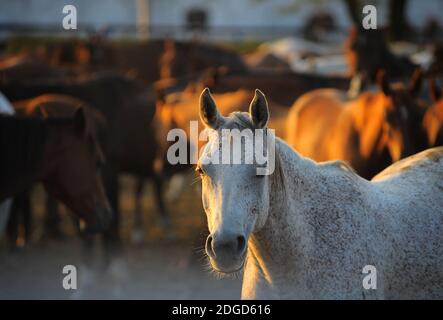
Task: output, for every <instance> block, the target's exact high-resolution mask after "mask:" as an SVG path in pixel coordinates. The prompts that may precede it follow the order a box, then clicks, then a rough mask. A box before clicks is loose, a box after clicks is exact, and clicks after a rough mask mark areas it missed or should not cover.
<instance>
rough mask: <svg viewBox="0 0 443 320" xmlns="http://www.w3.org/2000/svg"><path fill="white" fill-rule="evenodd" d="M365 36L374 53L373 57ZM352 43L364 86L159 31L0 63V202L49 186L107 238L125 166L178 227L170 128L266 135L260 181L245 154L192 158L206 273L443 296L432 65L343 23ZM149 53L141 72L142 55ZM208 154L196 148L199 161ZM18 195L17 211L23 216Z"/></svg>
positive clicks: (438, 117) (316, 290) (440, 155)
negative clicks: (269, 148)
mask: <svg viewBox="0 0 443 320" xmlns="http://www.w3.org/2000/svg"><path fill="white" fill-rule="evenodd" d="M361 37H363V38H364V39H365V41H361V39H360V38H361ZM362 46H363V47H362ZM365 46H366V47H365ZM367 46H370V47H371V48H372V49H371V50H376V51H372V52H377V53H379V54H377V55H373V56H369V57H368V56H367V52H368V47H367ZM374 48H376V49H374ZM48 50H49V49H48ZM58 50H61V49H60V48H58ZM346 50H347V57H349V61H350V64H351V66H352V67H353V68H352V74H353V75H355V76H358V77H359V78H360V79H363V80H362V81H361V86H360V87H359V88H357V90H356V91H355V90H354V91H353V92H352V94H351V93H350V91H348V89H349V87H350V84H351V77H345V76H321V75H311V74H299V73H295V72H292V71H290V70H283V71H282V70H279V71H275V72H272V71H269V70H267V71H260V70H254V69H252V68H250V67H248V66H247V65H246V64H245V63H243V61H242V59H241V57H240V56H239V55H237V54H235V53H232V52H230V51H228V50H225V49H221V48H218V47H213V46H210V45H202V44H198V45H196V44H192V43H174V42H171V41H169V40H168V41H163V42H160V41H152V43H148V44H143V45H140V47H139V48H137V49H135V48H132V49H131V50H128V49H125V50H119V49H116V48H114V47H112V46H111V45H110V44H107V43H103V42H99V43H98V42H94V43H93V44H92V45H89V46H84V45H80V46H79V44H78V43H77V44H75V45H74V46H70V47H68V49H66V51H67V52H81V53H82V54H77V55H62V54H60V52H59V51H57V50H56V51H55V52H56V53H57V54H54V52H53V51H51V50H49V51H48V52H46V58H42V56H41V55H40V56H37V55H35V54H34V55H31V54H22V55H19V56H12V57H8V58H4V59H3V61H0V91H1V92H2V94H3V95H4V96H5V97H6V98H5V99H2V107H3V108H4V109H5V110H7V109H8V110H9V112H10V113H11V112H14V113H15V114H16V115H15V116H11V115H2V116H1V118H0V124H1V125H0V132H1V135H0V150H1V153H2V157H1V165H0V172H1V181H0V201H4V200H6V199H8V198H9V197H12V196H16V195H18V194H20V193H23V192H25V193H26V192H29V190H30V188H31V187H32V185H33V184H34V183H36V182H42V183H43V185H44V186H45V188H46V190H47V191H48V193H49V194H50V195H51V196H53V197H54V198H55V199H58V200H59V201H61V202H63V203H64V204H66V205H67V207H69V208H70V209H71V210H72V211H73V212H74V213H75V214H77V215H78V216H79V217H81V218H82V219H84V220H85V222H86V224H87V225H88V230H91V231H102V232H103V234H104V237H105V240H107V241H108V242H112V243H113V244H114V243H117V242H118V241H117V240H118V237H119V203H118V198H119V197H118V195H119V184H118V175H119V174H120V173H129V174H132V175H135V176H136V177H137V179H138V187H137V198H140V195H141V190H142V186H143V181H144V180H145V179H147V178H148V179H151V180H152V181H153V183H154V186H155V188H154V189H155V199H156V203H157V206H158V209H159V212H160V215H161V217H162V219H161V221H162V223H163V226H164V227H165V229H166V230H167V231H168V232H169V233H170V234H172V228H171V222H170V219H169V215H168V212H167V206H166V204H165V201H164V195H163V193H164V192H163V187H164V184H165V182H166V181H168V179H169V178H170V177H171V176H173V175H177V174H181V173H187V172H188V171H189V168H190V166H189V165H171V164H170V163H168V161H167V159H166V153H167V150H168V147H169V146H170V144H171V142H168V141H167V140H166V135H167V132H169V130H171V129H174V128H181V129H183V130H184V131H185V132H188V131H189V122H190V121H191V120H199V121H201V122H202V123H203V124H204V125H205V126H206V127H207V128H209V129H208V130H210V129H212V130H213V131H214V132H219V131H220V130H223V129H225V128H231V129H232V128H238V129H244V128H255V129H264V130H265V132H267V131H266V130H267V128H272V129H275V132H276V135H277V136H278V137H279V138H277V139H276V141H277V143H276V167H275V171H274V173H273V174H271V175H270V176H265V177H256V176H255V175H252V174H251V167H252V168H253V167H254V165H253V164H252V165H247V164H241V165H234V166H224V165H203V164H202V163H203V162H204V161H203V162H202V159H200V160H199V163H198V164H197V171H198V172H199V174H200V176H201V178H202V200H203V208H204V210H205V212H206V214H207V218H208V219H207V220H208V229H209V233H210V234H209V236H208V238H207V240H206V253H207V255H208V258H209V261H210V263H211V265H212V267H213V268H214V270H216V271H218V272H221V273H233V272H234V273H235V272H237V271H239V270H241V269H242V268H243V267H244V269H245V271H244V279H243V289H242V297H243V298H441V297H443V269H442V268H441V265H442V263H443V247H442V246H441V243H442V240H443V238H442V237H443V230H442V226H443V193H442V190H443V182H442V181H443V179H442V178H443V150H442V149H441V148H438V146H440V145H441V144H442V141H443V127H442V124H443V99H442V98H441V93H440V89H439V88H438V85H437V82H436V78H437V77H438V74H432V73H430V72H427V71H421V70H420V69H419V68H417V66H415V65H413V64H412V63H411V62H409V61H408V60H407V59H406V58H400V57H397V56H395V54H393V53H392V52H390V50H389V48H388V47H387V46H386V45H385V43H384V39H383V38H382V37H381V36H380V34H379V33H378V31H373V33H371V32H362V31H358V30H357V31H353V32H352V33H351V36H350V38H349V40H348V42H347V45H346ZM84 52H87V54H86V57H88V59H84V56H85V54H84ZM144 52H146V56H149V57H150V58H151V60H149V63H151V64H152V65H153V66H152V68H149V67H148V66H147V65H149V63H147V62H146V61H147V60H143V61H142V62H141V61H140V57H139V53H144ZM78 56H81V57H83V58H82V59H79V58H78ZM122 56H124V57H125V59H122V58H121V57H122ZM47 57H50V59H48V58H47ZM54 57H55V58H54ZM61 57H64V59H61ZM97 57H99V58H97ZM116 57H118V59H117V58H116ZM136 57H137V58H136ZM97 59H98V60H97ZM115 59H117V60H115ZM121 60H123V61H124V63H122V62H119V63H117V62H116V61H121ZM85 61H86V62H85ZM139 63H141V64H142V66H139V65H138V64H139ZM111 66H113V67H115V68H113V70H112V71H109V69H110V67H111ZM394 67H395V68H394ZM424 78H427V79H428V81H423V79H424ZM154 80H156V81H154ZM391 80H392V81H391ZM425 87H427V90H426V89H424V88H425ZM204 88H208V89H206V90H203V89H204ZM256 88H260V89H261V90H262V91H263V92H265V93H266V96H267V97H268V98H266V97H265V95H264V94H263V93H261V91H259V90H255V89H256ZM209 90H210V91H209ZM202 91H203V93H201V92H202ZM210 92H212V94H211V93H210ZM428 92H429V94H428ZM252 97H254V99H253V100H252V102H251V99H252ZM9 101H11V103H9ZM207 114H213V115H217V117H216V119H214V118H213V117H212V118H208V117H206V116H205V115H207ZM222 115H229V116H222ZM188 136H189V135H188ZM212 137H213V136H212V135H210V139H209V142H211V139H213V138H212ZM249 142H250V141H243V142H242V143H249ZM190 143H191V142H190V141H189V144H190ZM251 143H252V142H251ZM433 147H437V148H433ZM216 148H217V145H216V144H215V143H208V144H206V145H205V146H204V151H205V152H203V153H202V154H203V156H202V157H210V156H211V154H212V153H214V152H215V149H216ZM429 148H431V149H429ZM424 150H426V151H424ZM409 156H410V157H409ZM403 158H406V159H404V160H401V159H403ZM393 163H394V164H393ZM391 164H393V165H392V166H390V165H391ZM389 166H390V167H389ZM387 167H388V168H387ZM385 168H387V169H385ZM17 198H18V199H23V198H25V199H26V198H28V196H26V195H24V196H23V194H22V197H17ZM138 201H140V199H138ZM196 201H197V200H196ZM15 202H16V204H14V205H13V206H12V209H13V210H12V213H11V214H12V215H14V214H18V213H14V209H17V208H20V206H21V210H22V211H26V210H23V206H24V204H23V203H20V201H15ZM28 202H29V201H28ZM25 203H26V201H25ZM3 206H7V205H6V204H3ZM28 207H29V204H28ZM48 208H50V205H48ZM5 215H6V214H5V213H3V216H5ZM0 221H2V220H1V219H0ZM0 227H1V226H0ZM0 231H1V228H0ZM365 265H374V266H375V267H376V268H377V272H378V273H377V274H378V280H377V283H378V289H377V290H365V289H364V288H363V287H362V285H361V278H362V273H361V270H362V268H363V267H364V266H365Z"/></svg>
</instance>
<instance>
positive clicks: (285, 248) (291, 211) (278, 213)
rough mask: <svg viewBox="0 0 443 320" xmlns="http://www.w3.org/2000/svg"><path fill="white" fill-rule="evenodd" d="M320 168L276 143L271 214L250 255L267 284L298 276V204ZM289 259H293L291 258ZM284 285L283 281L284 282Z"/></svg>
mask: <svg viewBox="0 0 443 320" xmlns="http://www.w3.org/2000/svg"><path fill="white" fill-rule="evenodd" d="M316 167H317V165H316V164H315V163H314V162H312V161H311V160H309V159H307V158H304V157H302V156H300V155H299V154H297V153H296V152H294V151H293V150H292V149H291V148H290V147H289V146H288V145H287V144H286V143H284V142H282V141H280V140H277V143H276V166H275V171H274V173H273V177H270V190H271V191H270V195H269V197H270V198H269V202H270V207H269V212H268V217H267V220H266V222H265V224H264V225H263V227H262V228H261V229H260V230H259V231H258V232H256V233H254V234H253V235H252V237H251V241H250V245H249V248H250V251H249V253H250V255H251V259H252V260H253V264H254V266H255V267H256V268H258V270H256V271H257V272H258V274H260V275H261V276H262V277H263V278H265V279H266V280H267V282H268V283H276V282H278V281H279V279H284V278H285V277H286V276H287V275H288V273H289V274H295V272H294V268H296V266H295V265H291V263H295V260H294V259H293V258H294V257H296V256H297V257H298V256H300V255H299V254H298V253H299V250H298V247H297V246H298V244H299V243H300V238H299V235H300V232H299V230H298V228H300V227H301V226H302V223H298V222H297V220H299V219H303V214H302V212H299V208H298V206H297V204H300V203H301V202H302V199H301V198H302V197H303V194H304V192H303V190H304V189H305V188H311V187H310V186H309V184H310V183H311V181H316V178H315V176H316V175H317V174H318V173H317V170H316V169H315V168H316ZM288 257H289V258H290V259H288ZM282 281H283V282H284V280H282Z"/></svg>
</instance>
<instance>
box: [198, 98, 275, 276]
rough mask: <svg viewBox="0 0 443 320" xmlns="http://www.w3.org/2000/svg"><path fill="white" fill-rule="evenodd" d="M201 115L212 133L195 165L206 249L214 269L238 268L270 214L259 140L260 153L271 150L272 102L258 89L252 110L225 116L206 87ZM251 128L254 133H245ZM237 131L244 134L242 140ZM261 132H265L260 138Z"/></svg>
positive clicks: (267, 179)
mask: <svg viewBox="0 0 443 320" xmlns="http://www.w3.org/2000/svg"><path fill="white" fill-rule="evenodd" d="M200 117H201V120H202V122H203V123H204V124H205V125H206V126H207V127H208V128H210V129H209V130H208V131H210V132H211V133H210V134H209V139H208V143H207V144H206V146H205V147H204V148H203V150H202V152H201V156H200V158H199V161H198V163H197V167H196V171H197V172H198V173H199V174H200V175H201V180H202V201H203V208H204V210H205V212H206V215H207V220H208V228H209V232H210V234H209V236H208V238H207V241H206V253H207V255H208V257H209V261H210V263H211V266H212V268H213V269H215V270H216V271H219V272H222V273H233V272H236V271H239V270H241V268H242V267H243V265H244V262H245V257H246V253H247V245H248V239H249V236H250V235H251V233H252V232H255V231H257V230H259V229H260V228H261V227H262V226H263V225H264V222H265V221H266V218H267V215H268V209H269V177H270V176H269V175H267V174H263V164H259V163H258V162H259V161H258V160H257V158H256V157H255V156H256V154H255V152H257V148H258V147H259V144H260V143H261V147H260V149H259V152H262V155H263V154H265V155H269V153H270V151H269V150H270V143H269V139H268V138H267V137H268V136H269V135H271V133H270V132H269V131H270V130H269V129H266V125H267V123H268V120H269V110H268V104H267V101H266V98H265V96H264V94H263V93H262V92H261V91H259V90H256V91H255V96H254V99H253V100H252V102H251V104H250V108H249V113H246V112H235V113H233V114H231V115H230V116H229V117H223V116H222V115H220V113H219V112H218V110H217V106H216V104H215V101H214V100H213V98H212V96H211V94H210V92H209V90H208V89H205V90H204V91H203V92H202V94H201V97H200ZM211 129H212V130H211ZM248 130H249V132H250V133H251V132H252V133H253V134H244V133H245V131H248ZM234 131H236V132H239V131H240V132H241V133H242V135H241V138H240V139H239V140H238V139H237V141H235V137H233V134H234ZM259 132H261V133H262V134H263V135H260V136H259V138H257V137H258V135H257V133H259ZM226 133H227V134H226ZM272 138H274V136H273V135H272ZM273 141H274V140H272V142H273ZM236 143H237V144H238V145H239V146H240V147H238V145H237V146H235V144H236ZM263 145H264V146H263ZM272 147H274V146H272ZM228 150H230V151H228ZM226 152H228V156H227V157H226ZM238 152H240V153H241V154H240V155H239V154H238ZM251 152H253V153H254V156H253V160H252V161H251V158H250V156H251ZM272 152H273V151H272ZM235 158H237V161H236V160H235ZM226 160H229V161H228V163H226ZM273 160H274V159H272V161H273ZM267 161H268V162H269V157H267ZM267 166H268V168H269V163H267ZM260 170H262V171H260Z"/></svg>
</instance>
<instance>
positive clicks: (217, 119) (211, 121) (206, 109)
mask: <svg viewBox="0 0 443 320" xmlns="http://www.w3.org/2000/svg"><path fill="white" fill-rule="evenodd" d="M200 119H201V120H202V122H203V123H204V124H205V125H206V126H207V127H209V128H212V129H217V128H218V127H220V125H221V124H222V121H223V120H222V119H223V118H222V116H221V115H220V113H219V112H218V110H217V105H216V104H215V101H214V99H213V98H212V96H211V92H210V91H209V89H208V88H205V89H204V90H203V92H202V93H201V95H200Z"/></svg>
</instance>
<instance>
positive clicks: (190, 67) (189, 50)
mask: <svg viewBox="0 0 443 320" xmlns="http://www.w3.org/2000/svg"><path fill="white" fill-rule="evenodd" d="M159 65H160V76H161V77H160V78H161V79H168V78H177V77H182V76H186V75H190V74H194V73H198V72H200V71H203V70H206V69H207V68H210V67H213V68H217V67H225V68H228V69H229V70H230V72H232V73H246V72H247V71H248V67H247V66H246V64H245V62H244V61H243V59H242V57H241V56H240V55H239V54H237V53H235V52H233V51H231V50H228V49H225V48H221V47H218V46H214V45H211V44H205V43H199V42H181V41H174V40H165V43H164V52H163V53H162V55H161V56H160V59H159Z"/></svg>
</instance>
